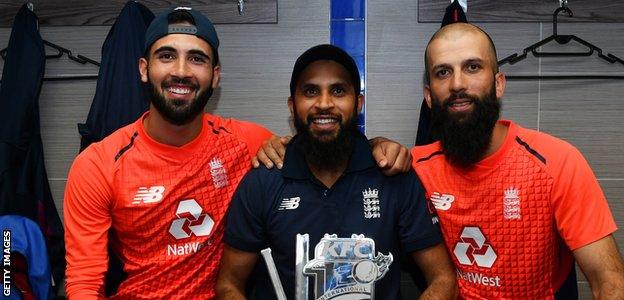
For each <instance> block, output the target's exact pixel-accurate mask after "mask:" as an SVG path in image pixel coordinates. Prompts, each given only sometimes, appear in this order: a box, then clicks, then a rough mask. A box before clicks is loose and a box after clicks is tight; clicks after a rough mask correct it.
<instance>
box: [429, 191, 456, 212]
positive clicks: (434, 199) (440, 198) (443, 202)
mask: <svg viewBox="0 0 624 300" xmlns="http://www.w3.org/2000/svg"><path fill="white" fill-rule="evenodd" d="M430 200H431V203H433V206H435V208H436V209H439V210H449V208H451V204H452V203H453V201H455V196H453V195H450V194H441V195H440V193H438V192H434V193H433V195H431V197H430Z"/></svg>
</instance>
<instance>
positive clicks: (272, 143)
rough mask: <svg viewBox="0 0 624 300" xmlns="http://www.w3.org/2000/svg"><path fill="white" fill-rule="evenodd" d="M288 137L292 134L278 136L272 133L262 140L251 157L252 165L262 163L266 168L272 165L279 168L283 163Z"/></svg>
mask: <svg viewBox="0 0 624 300" xmlns="http://www.w3.org/2000/svg"><path fill="white" fill-rule="evenodd" d="M290 139H292V136H283V137H279V136H276V135H273V136H271V137H270V138H269V139H267V140H265V141H264V142H262V147H260V149H259V150H258V153H256V156H254V157H253V158H252V159H251V164H252V165H253V167H254V168H257V167H259V166H260V163H262V164H263V165H264V166H265V167H267V169H271V168H273V166H277V168H278V169H281V168H282V166H283V165H284V155H285V154H286V145H288V143H289V142H290Z"/></svg>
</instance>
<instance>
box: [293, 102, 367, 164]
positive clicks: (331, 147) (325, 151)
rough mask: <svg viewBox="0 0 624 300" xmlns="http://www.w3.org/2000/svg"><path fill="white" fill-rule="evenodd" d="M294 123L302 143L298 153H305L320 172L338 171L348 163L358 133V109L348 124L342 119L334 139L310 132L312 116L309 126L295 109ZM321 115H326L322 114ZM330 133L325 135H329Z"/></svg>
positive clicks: (308, 121)
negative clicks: (343, 122) (317, 135)
mask: <svg viewBox="0 0 624 300" xmlns="http://www.w3.org/2000/svg"><path fill="white" fill-rule="evenodd" d="M293 111H294V116H293V117H294V123H295V129H297V134H298V135H299V136H301V143H300V144H299V147H298V151H300V152H301V153H303V155H304V156H305V159H306V162H307V163H308V164H310V165H312V166H314V167H316V168H318V169H320V170H325V171H337V170H338V169H339V168H340V167H341V166H343V165H344V162H346V161H348V160H349V158H350V156H351V153H352V152H353V147H354V141H353V137H354V136H355V134H356V133H357V130H358V129H357V123H356V122H357V108H356V109H355V110H354V114H353V116H352V118H351V120H350V121H349V122H348V123H347V124H344V125H343V124H342V118H340V120H339V123H340V128H339V130H338V134H337V135H336V137H335V138H333V139H328V137H327V136H324V137H316V136H314V134H313V133H312V131H311V130H310V125H308V124H311V123H312V120H311V116H308V119H307V124H306V123H305V122H304V121H303V120H301V119H300V118H299V116H298V115H297V110H296V109H294V110H293ZM319 114H324V113H323V112H320V113H319ZM329 134H330V133H327V134H323V135H329Z"/></svg>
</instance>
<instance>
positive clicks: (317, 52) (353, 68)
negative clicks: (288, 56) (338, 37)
mask: <svg viewBox="0 0 624 300" xmlns="http://www.w3.org/2000/svg"><path fill="white" fill-rule="evenodd" d="M319 60H331V61H335V62H337V63H339V64H340V65H342V66H343V67H344V68H345V69H346V70H347V72H348V73H349V75H351V81H352V82H353V87H354V88H355V94H356V95H359V94H360V72H359V71H358V67H357V65H356V64H355V61H354V60H353V58H352V57H351V56H350V55H349V54H348V53H347V52H345V51H344V50H342V49H340V48H338V47H336V46H334V45H329V44H323V45H318V46H314V47H312V48H310V49H308V50H306V52H303V54H301V56H299V58H297V61H296V62H295V66H294V68H293V71H292V76H291V77H290V96H291V97H294V96H295V90H296V88H297V81H299V76H301V73H302V72H303V70H305V68H307V67H308V66H309V65H310V64H311V63H313V62H316V61H319Z"/></svg>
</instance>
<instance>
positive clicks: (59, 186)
mask: <svg viewBox="0 0 624 300" xmlns="http://www.w3.org/2000/svg"><path fill="white" fill-rule="evenodd" d="M65 183H67V180H66V179H50V190H51V191H52V198H53V199H54V204H55V205H56V210H57V211H58V213H59V217H60V218H61V221H63V193H65Z"/></svg>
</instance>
